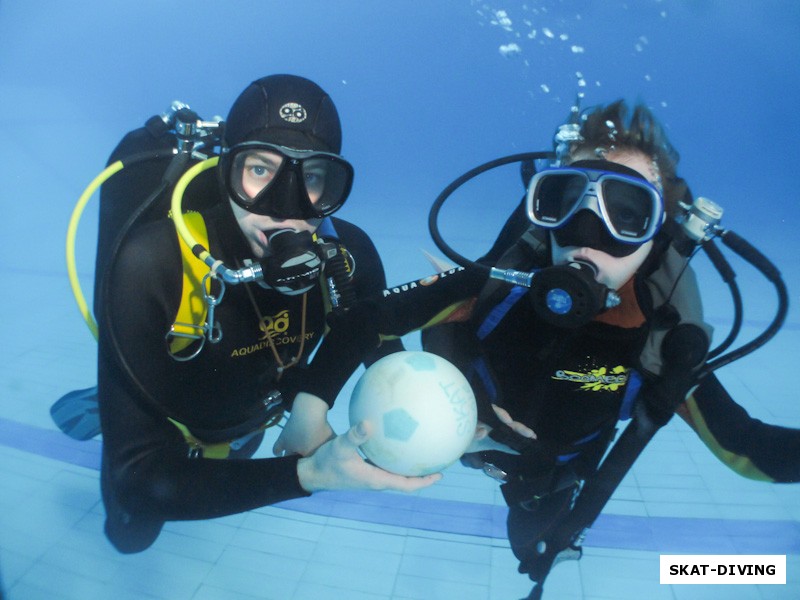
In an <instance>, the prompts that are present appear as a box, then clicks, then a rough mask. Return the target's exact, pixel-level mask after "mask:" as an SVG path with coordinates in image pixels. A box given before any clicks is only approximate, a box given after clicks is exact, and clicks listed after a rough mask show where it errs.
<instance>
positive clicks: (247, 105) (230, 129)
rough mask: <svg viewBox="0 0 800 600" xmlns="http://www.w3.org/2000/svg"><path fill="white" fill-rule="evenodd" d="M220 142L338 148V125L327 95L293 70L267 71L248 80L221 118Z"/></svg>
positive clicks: (320, 148)
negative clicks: (279, 73)
mask: <svg viewBox="0 0 800 600" xmlns="http://www.w3.org/2000/svg"><path fill="white" fill-rule="evenodd" d="M224 138H225V146H226V147H228V148H230V147H232V146H235V145H236V144H239V143H241V142H245V141H260V142H268V143H271V144H278V145H280V146H287V147H289V148H295V149H298V150H317V151H322V152H332V153H334V154H339V153H340V152H341V149H342V129H341V125H340V122H339V114H338V112H337V111H336V107H335V106H334V104H333V101H332V100H331V98H330V96H328V94H327V93H326V92H325V91H324V90H323V89H322V88H320V87H319V86H318V85H317V84H316V83H314V82H313V81H310V80H308V79H305V78H303V77H298V76H296V75H270V76H268V77H263V78H261V79H258V80H256V81H254V82H253V83H251V84H250V85H249V86H248V87H247V88H246V89H245V90H244V91H243V92H242V93H241V94H240V95H239V97H238V98H237V99H236V101H235V102H234V103H233V106H232V107H231V110H230V112H229V113H228V118H227V119H226V121H225V134H224Z"/></svg>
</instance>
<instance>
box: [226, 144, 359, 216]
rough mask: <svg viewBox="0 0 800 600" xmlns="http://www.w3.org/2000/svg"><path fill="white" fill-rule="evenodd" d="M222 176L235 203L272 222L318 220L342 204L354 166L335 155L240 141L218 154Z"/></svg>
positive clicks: (348, 191)
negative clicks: (265, 216)
mask: <svg viewBox="0 0 800 600" xmlns="http://www.w3.org/2000/svg"><path fill="white" fill-rule="evenodd" d="M221 160H222V161H223V163H224V164H223V165H222V175H223V178H224V183H225V187H226V189H227V190H228V193H229V194H230V196H231V198H232V199H233V201H234V202H236V204H238V205H239V206H241V207H242V208H244V209H245V210H247V211H249V212H252V213H256V214H259V215H267V216H270V217H274V218H277V219H302V220H308V219H321V218H324V217H327V216H329V215H331V214H333V213H334V212H336V211H337V210H339V209H340V208H341V207H342V205H343V204H344V202H345V200H346V199H347V196H348V195H349V193H350V189H351V187H352V185H353V167H352V166H351V165H350V163H348V162H347V161H346V160H344V159H343V158H342V157H341V156H339V155H338V154H332V153H329V152H317V151H314V150H294V149H292V148H287V147H285V146H278V145H276V144H269V143H265V142H243V143H241V144H237V145H236V146H234V147H232V148H230V149H227V150H225V151H223V156H222V159H221Z"/></svg>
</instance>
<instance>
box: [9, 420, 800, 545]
mask: <svg viewBox="0 0 800 600" xmlns="http://www.w3.org/2000/svg"><path fill="white" fill-rule="evenodd" d="M0 444H2V445H4V446H8V447H11V448H16V449H18V450H22V451H25V452H30V453H32V454H37V455H39V456H44V457H47V458H51V459H54V460H59V461H62V462H66V463H69V464H73V465H78V466H81V467H86V468H89V469H99V468H100V448H101V443H100V442H99V441H97V440H89V441H86V442H79V441H76V440H73V439H72V438H69V437H67V436H66V435H64V434H63V433H61V432H60V431H55V430H51V429H43V428H41V427H33V426H31V425H25V424H22V423H17V422H15V421H11V420H8V419H3V418H0ZM765 485H766V484H765ZM275 506H277V507H280V508H283V509H287V510H292V511H296V512H302V513H308V514H314V515H320V516H328V517H336V518H340V519H348V520H351V521H361V522H365V523H374V524H379V525H392V526H396V527H405V528H412V529H419V530H425V531H434V532H440V533H453V534H461V535H471V536H478V537H484V538H497V539H505V537H506V525H505V521H506V514H507V512H508V511H507V509H506V508H505V507H504V506H493V505H489V504H480V503H476V502H464V501H458V500H438V499H434V498H423V497H420V496H414V495H408V494H395V493H390V492H360V491H341V492H321V493H317V494H314V495H313V496H311V497H309V498H298V499H296V500H289V501H287V502H282V503H280V504H276V505H275ZM585 543H586V546H590V547H599V548H614V549H621V550H642V551H650V552H665V553H685V554H706V553H713V554H800V522H797V521H776V520H772V521H759V520H736V519H688V518H678V517H639V516H629V515H614V514H606V513H604V514H602V515H600V517H599V518H598V519H597V521H595V524H594V526H593V527H592V529H591V530H590V531H589V533H588V535H587V537H586V542H585Z"/></svg>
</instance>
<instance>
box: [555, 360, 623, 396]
mask: <svg viewBox="0 0 800 600" xmlns="http://www.w3.org/2000/svg"><path fill="white" fill-rule="evenodd" d="M628 370H629V369H626V368H625V367H623V366H621V365H620V366H617V367H614V368H613V369H611V371H609V370H608V369H607V368H606V367H599V368H597V369H591V370H590V371H589V372H588V373H580V372H578V371H566V370H558V371H556V374H555V375H553V377H552V379H555V380H558V381H572V382H574V383H582V384H583V385H582V386H581V388H580V389H582V390H587V391H590V392H600V391H608V392H615V391H617V390H618V389H619V388H621V387H623V386H624V385H625V384H626V383H628Z"/></svg>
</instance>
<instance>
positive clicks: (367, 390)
mask: <svg viewBox="0 0 800 600" xmlns="http://www.w3.org/2000/svg"><path fill="white" fill-rule="evenodd" d="M364 420H366V421H369V422H370V423H372V426H373V430H374V431H373V434H372V436H371V437H370V439H368V440H367V441H366V442H365V443H364V444H363V445H362V446H361V450H362V452H363V453H364V455H365V456H366V457H367V458H368V459H369V460H370V461H371V462H373V463H374V464H375V465H377V466H379V467H381V468H382V469H385V470H386V471H391V472H392V473H397V474H400V475H428V474H430V473H438V472H439V471H441V470H443V469H445V468H446V467H448V466H450V465H451V464H453V463H454V462H455V461H457V460H458V459H459V458H460V457H461V455H462V454H464V451H465V450H466V449H467V447H468V446H469V445H470V443H471V442H472V439H473V437H474V435H475V427H476V425H477V422H478V411H477V407H476V405H475V395H474V394H473V392H472V388H471V387H470V385H469V383H467V380H466V378H465V377H464V375H462V374H461V371H459V370H458V369H457V368H456V367H455V366H453V364H451V363H450V362H448V361H447V360H445V359H444V358H442V357H440V356H437V355H436V354H431V353H429V352H397V353H395V354H390V355H388V356H385V357H383V358H382V359H380V360H379V361H377V362H375V363H374V364H373V365H371V366H370V367H369V368H368V369H367V370H366V372H365V373H364V375H362V376H361V379H359V381H358V383H357V384H356V387H355V389H354V390H353V395H352V396H351V398H350V423H351V425H355V424H356V423H359V422H361V421H364Z"/></svg>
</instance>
